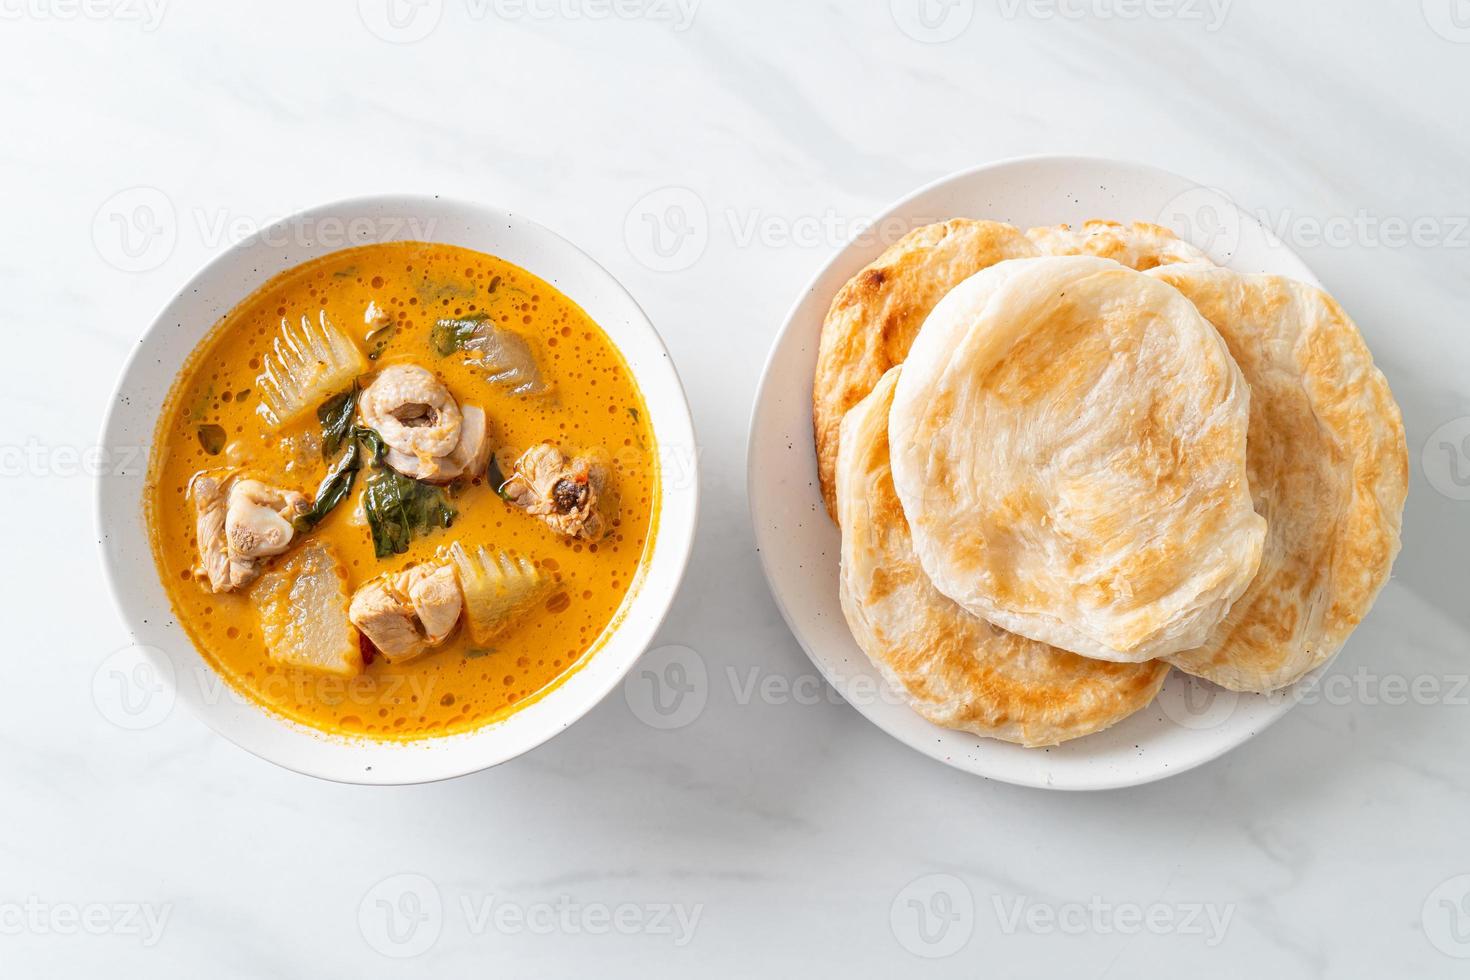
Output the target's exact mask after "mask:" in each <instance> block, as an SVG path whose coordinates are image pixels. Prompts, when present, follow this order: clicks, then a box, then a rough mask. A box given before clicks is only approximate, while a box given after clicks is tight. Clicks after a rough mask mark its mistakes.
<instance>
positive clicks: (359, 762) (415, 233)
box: [97, 196, 699, 784]
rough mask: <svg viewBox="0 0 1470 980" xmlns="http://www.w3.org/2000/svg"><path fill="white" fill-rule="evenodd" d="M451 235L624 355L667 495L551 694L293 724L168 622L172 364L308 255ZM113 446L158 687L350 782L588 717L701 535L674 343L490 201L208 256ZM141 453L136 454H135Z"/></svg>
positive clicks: (103, 518)
mask: <svg viewBox="0 0 1470 980" xmlns="http://www.w3.org/2000/svg"><path fill="white" fill-rule="evenodd" d="M397 240H419V241H432V242H442V243H447V244H452V245H459V246H463V247H465V248H471V249H476V250H478V251H481V252H486V253H489V254H491V255H496V256H499V257H501V258H503V259H506V260H508V261H510V262H513V263H515V264H516V265H518V266H521V267H522V268H524V269H527V270H528V271H530V272H532V273H534V274H536V275H538V276H540V277H541V278H543V279H545V280H546V281H547V282H550V283H551V284H552V285H554V286H556V288H557V289H559V290H561V291H562V292H563V293H565V294H566V295H567V296H569V297H571V299H572V300H573V301H575V302H576V303H577V304H579V305H580V306H581V307H582V309H584V310H586V311H587V313H588V315H590V316H591V317H592V319H593V320H594V321H596V322H597V324H598V325H599V326H601V327H602V329H603V330H605V331H606V332H607V334H608V336H609V337H611V338H612V340H613V342H614V343H615V344H616V345H617V346H618V348H619V350H621V351H622V354H623V356H624V358H626V359H627V362H628V364H629V366H630V367H631V368H632V371H633V374H634V376H635V377H636V378H637V381H638V385H639V387H640V388H641V389H642V392H643V397H644V400H645V402H646V404H647V407H648V411H649V416H650V422H651V423H652V425H653V430H654V435H655V437H656V439H657V441H658V450H659V460H660V464H661V465H660V481H661V487H660V495H659V496H660V504H659V512H658V515H657V521H658V529H657V534H656V537H655V539H654V543H653V550H652V553H651V554H650V555H649V556H647V557H646V559H645V563H644V566H643V569H642V572H641V577H640V580H639V581H638V582H637V583H635V584H634V587H633V588H632V589H631V590H630V591H629V595H628V598H627V599H625V600H624V603H623V606H622V608H621V609H620V610H619V614H618V617H617V618H616V619H615V620H614V627H613V628H612V629H613V632H612V634H611V635H610V636H609V637H608V639H607V640H606V642H605V643H604V644H603V645H602V647H601V648H600V649H598V650H597V651H596V652H595V653H594V654H593V655H592V656H591V658H590V659H589V660H588V661H587V663H586V664H584V665H583V666H582V667H581V669H579V670H578V671H576V672H575V673H573V674H572V675H571V676H570V677H569V678H568V679H567V680H566V681H565V682H564V683H563V684H562V685H561V686H559V687H557V688H556V689H554V690H553V691H552V692H551V693H549V694H548V695H547V696H545V697H544V698H542V699H541V700H539V701H536V702H534V703H533V704H530V705H528V706H527V707H525V708H523V709H522V710H520V711H518V712H516V713H515V714H513V715H511V716H510V717H508V718H506V719H505V720H503V721H501V722H498V723H496V724H494V725H489V726H486V727H484V728H481V729H478V730H476V731H473V732H469V733H465V734H459V735H452V736H447V737H441V738H432V739H424V740H421V741H415V742H381V741H373V740H370V739H358V738H346V737H337V736H328V735H324V734H322V733H320V732H317V731H315V730H314V729H310V728H307V727H305V726H302V725H299V724H295V723H293V722H289V721H286V720H284V719H282V718H281V717H279V716H277V715H274V714H271V713H269V712H267V711H266V710H264V709H262V708H260V707H258V706H257V705H256V704H255V703H254V702H252V701H250V700H248V699H247V698H245V697H243V696H241V695H239V694H237V693H236V692H234V691H233V690H232V689H231V688H230V687H229V685H228V684H227V683H225V682H224V681H223V680H221V679H220V678H219V676H218V675H217V674H216V673H215V672H214V670H213V669H212V668H210V667H209V666H208V665H207V664H206V663H205V661H204V659H203V658H202V657H200V655H199V654H198V652H197V651H196V650H195V649H194V645H193V643H192V642H191V641H190V640H189V638H188V636H187V635H186V634H185V633H184V632H183V630H182V629H181V628H180V627H179V626H178V624H177V623H176V622H175V621H174V617H173V610H172V609H171V608H170V606H169V601H168V597H167V595H166V594H165V592H164V590H163V586H162V584H161V583H160V582H159V579H158V572H157V571H156V569H155V568H154V564H153V555H152V553H151V552H150V550H149V547H148V533H147V527H146V524H145V521H144V516H143V498H142V491H143V482H144V475H145V474H144V468H145V466H146V458H147V457H146V447H147V446H148V445H149V444H150V443H151V441H152V438H153V430H154V425H155V423H156V422H157V419H158V414H159V412H160V410H161V408H162V405H163V400H164V397H165V396H166V394H167V393H168V390H169V387H170V385H171V384H172V383H173V380H174V375H175V373H176V372H177V371H178V369H179V367H180V365H182V364H183V362H184V360H185V358H186V357H187V356H188V355H189V353H190V351H192V350H193V349H194V347H195V345H196V344H198V343H199V341H200V340H202V339H203V338H204V336H205V335H206V334H207V333H208V332H209V329H210V328H211V327H212V326H213V325H214V323H215V322H216V321H217V320H218V319H219V318H220V317H221V316H223V315H224V314H225V313H227V312H228V311H229V310H230V309H231V308H232V307H233V306H235V304H237V303H238V302H240V301H241V300H242V299H244V298H245V297H246V296H248V295H250V293H251V292H253V291H254V290H255V289H256V288H257V287H258V286H260V285H261V284H262V283H264V282H265V281H266V280H268V279H269V278H271V277H272V276H274V275H276V274H277V273H279V272H282V271H284V270H286V269H289V268H291V267H292V266H295V265H298V264H300V263H302V262H305V261H307V260H308V259H312V258H316V257H318V256H321V255H325V254H328V253H330V252H335V251H338V250H340V249H342V248H347V247H350V246H354V245H364V244H370V243H376V242H384V241H397ZM101 445H102V446H104V447H107V449H108V450H109V453H110V456H111V458H115V459H119V460H124V459H132V460H134V462H133V463H131V464H129V465H125V466H122V467H119V468H117V469H113V470H109V471H108V472H106V473H105V474H104V475H103V476H102V477H101V478H100V479H99V481H98V499H97V512H98V527H99V536H100V539H101V545H102V557H103V564H104V566H105V567H106V569H107V572H108V577H109V579H110V581H111V584H112V589H113V593H114V596H115V597H116V600H117V603H118V607H119V609H120V610H121V612H122V616H123V619H124V620H125V622H126V623H127V626H128V628H129V630H130V631H131V633H132V637H133V642H134V647H133V648H132V650H131V651H128V652H126V653H127V655H131V656H135V657H136V658H137V663H138V665H139V666H141V667H143V668H145V669H151V671H152V672H153V674H154V676H155V677H156V678H157V679H158V684H159V686H160V692H159V694H158V697H159V698H160V699H163V700H164V701H166V704H167V705H168V706H171V705H173V704H175V703H179V702H182V703H184V704H187V705H189V707H191V708H193V709H194V710H195V711H197V712H198V713H199V715H200V717H202V718H203V719H204V721H205V722H206V723H208V724H209V726H210V727H211V728H213V729H214V730H215V731H217V732H219V733H220V734H221V735H224V736H225V737H226V738H228V739H230V740H231V741H233V742H235V743H237V744H238V745H240V746H242V747H244V748H246V749H248V750H250V751H251V752H254V753H255V754H256V755H259V756H261V757H262V758H265V759H269V760H270V761H272V762H275V763H278V764H280V765H282V766H285V767H287V768H289V769H294V770H296V771H298V772H303V773H309V774H311V775H314V776H321V777H324V778H327V779H336V780H341V781H345V782H356V783H385V784H392V783H418V782H428V781H431V780H435V779H444V778H448V777H450V776H458V775H462V774H464V773H468V772H474V771H476V770H479V769H484V768H486V767H488V766H493V765H496V764H497V763H500V762H504V761H505V760H507V759H510V758H513V757H514V756H517V755H519V754H521V753H522V752H525V751H527V750H529V749H532V748H534V747H535V746H537V745H540V744H541V743H542V742H544V741H546V740H547V739H548V738H550V737H551V736H553V735H555V734H556V733H557V732H559V731H561V730H562V729H564V728H566V727H567V726H568V725H570V724H572V722H574V721H576V720H577V719H578V718H580V717H581V716H582V715H583V714H585V713H586V712H587V711H588V710H589V709H591V708H592V706H593V705H595V704H597V702H598V701H600V700H601V699H602V697H603V696H604V695H605V694H606V693H607V692H608V691H609V690H611V689H612V687H613V686H614V685H616V684H617V683H618V682H619V681H620V680H621V679H622V677H623V675H624V674H625V673H627V671H628V670H629V668H631V667H632V665H633V664H634V662H635V661H636V660H637V659H638V657H639V656H640V655H641V654H642V653H643V651H644V649H645V648H646V647H647V646H648V643H649V641H650V640H652V638H653V634H654V631H655V630H656V629H657V628H658V625H659V623H660V622H662V620H663V617H664V614H665V612H667V610H668V607H669V604H670V602H671V601H672V600H673V596H674V592H675V591H676V590H677V588H678V585H679V581H680V579H681V578H682V576H683V574H684V567H685V564H686V563H687V561H688V558H689V549H690V546H691V544H692V543H693V537H694V525H695V518H696V505H697V501H698V496H699V490H698V475H697V472H696V470H695V468H694V466H693V465H691V463H690V461H692V460H694V459H696V458H697V457H696V454H695V451H694V450H695V442H694V429H693V423H692V421H691V419H690V415H689V406H688V403H687V401H686V400H685V397H684V390H683V388H682V387H681V386H680V384H679V378H678V375H677V374H676V373H675V370H674V366H673V363H672V362H671V361H670V359H669V354H668V351H667V350H666V349H665V348H664V345H663V342H662V341H661V340H660V339H659V336H658V333H657V332H656V331H655V330H654V328H653V325H652V324H651V323H649V321H648V318H647V317H646V316H645V315H644V313H643V311H642V310H641V309H639V308H638V304H637V303H636V302H634V300H633V298H632V297H631V296H629V295H628V293H627V291H625V290H624V289H623V288H622V286H620V285H619V284H618V282H617V280H615V279H614V278H613V277H612V275H611V274H609V273H608V272H607V270H605V269H603V268H602V267H601V266H600V265H598V264H597V263H596V262H595V261H593V260H592V259H591V258H590V257H589V256H587V255H586V254H585V253H583V252H581V251H580V250H578V249H577V248H576V247H575V246H573V245H572V244H571V243H570V242H568V241H566V240H565V239H563V238H561V237H560V236H559V235H557V234H555V233H554V232H552V231H549V230H548V229H546V228H543V227H542V226H541V225H539V224H536V223H535V222H533V221H530V220H528V219H526V218H523V217H521V216H519V215H516V214H511V213H509V212H505V211H500V210H497V209H495V208H490V207H485V206H483V205H479V204H471V203H466V202H462V201H451V200H447V199H444V198H440V197H417V196H391V197H390V196H384V197H369V198H359V199H355V200H350V201H341V202H338V203H335V204H328V205H323V206H322V207H318V208H312V209H310V210H308V211H303V212H301V213H299V214H296V215H292V216H291V217H289V218H285V219H283V220H282V221H279V222H277V223H276V224H274V225H271V226H270V227H268V228H266V229H264V230H262V231H261V232H259V233H258V234H256V235H253V236H251V237H250V238H248V239H246V240H245V241H242V242H240V243H239V244H238V245H236V246H234V247H233V248H231V249H230V250H229V251H227V252H226V253H225V254H223V255H221V256H220V257H219V258H218V259H216V260H214V261H213V262H211V263H210V264H209V265H207V266H205V267H204V268H203V269H202V270H201V271H200V272H199V273H198V274H196V275H195V276H194V278H192V279H191V280H189V282H188V283H186V284H185V285H184V287H183V288H182V289H180V290H179V292H178V294H177V295H176V296H175V297H174V298H173V299H172V300H171V301H170V302H169V303H168V305H167V306H165V307H164V309H163V312H161V313H160V314H159V315H158V318H157V319H156V320H155V321H154V322H153V325H152V326H151V327H149V328H148V330H147V332H146V333H145V334H144V335H143V338H142V339H141V340H140V341H139V344H138V347H137V348H136V349H135V350H134V351H133V356H132V357H131V358H130V359H129V360H128V363H127V366H126V367H125V368H124V369H123V374H122V378H121V380H120V381H119V383H118V388H117V391H116V392H115V393H114V396H113V399H112V402H111V405H110V406H109V410H108V415H107V419H106V421H105V423H104V425H103V430H102V442H101ZM136 449H142V450H143V453H142V457H141V460H140V459H138V454H137V453H135V452H133V451H132V450H136Z"/></svg>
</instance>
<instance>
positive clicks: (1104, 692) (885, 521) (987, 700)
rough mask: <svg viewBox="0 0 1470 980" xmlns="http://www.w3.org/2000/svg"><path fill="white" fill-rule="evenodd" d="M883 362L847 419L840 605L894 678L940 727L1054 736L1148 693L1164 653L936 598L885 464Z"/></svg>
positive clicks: (861, 641) (1129, 707)
mask: <svg viewBox="0 0 1470 980" xmlns="http://www.w3.org/2000/svg"><path fill="white" fill-rule="evenodd" d="M900 370H901V369H898V368H895V369H893V370H891V371H889V372H888V373H887V374H886V375H885V376H884V377H883V378H882V379H881V380H880V381H879V383H878V385H877V387H875V388H874V390H873V391H872V393H871V394H869V395H868V397H867V398H866V399H864V400H863V401H862V402H860V403H859V404H858V405H857V406H856V407H855V408H853V409H852V410H851V411H850V412H848V414H847V416H846V418H845V420H844V421H843V423H842V438H841V451H840V454H839V460H838V469H837V481H836V489H837V500H838V507H839V509H840V511H841V518H842V519H841V524H842V563H841V594H842V608H843V611H844V613H845V615H846V617H847V621H848V625H849V627H850V628H851V630H852V634H853V637H854V639H856V640H857V643H858V646H860V647H861V648H862V649H863V651H864V652H865V653H866V654H867V655H868V657H869V659H871V660H872V661H873V664H874V665H875V666H876V667H877V668H878V669H879V671H880V672H881V673H882V674H883V675H884V677H885V679H886V680H887V681H888V683H889V685H890V686H891V687H893V688H894V690H896V691H897V692H899V693H900V694H902V695H903V696H904V697H905V698H906V699H907V701H908V702H909V704H910V706H911V707H913V709H914V710H915V711H917V712H918V713H919V714H920V715H921V716H923V717H924V718H926V719H928V720H929V721H931V722H933V723H934V724H936V725H942V726H944V727H946V728H956V729H960V730H963V731H968V732H973V733H974V734H976V735H982V736H987V737H990V738H998V739H1002V740H1004V741H1007V742H1017V743H1020V744H1022V745H1027V746H1037V745H1055V744H1057V743H1059V742H1064V741H1067V740H1068V739H1073V738H1078V737H1080V736H1083V735H1088V734H1091V733H1093V732H1097V731H1101V730H1102V729H1104V728H1107V727H1108V726H1110V725H1112V724H1114V723H1115V722H1118V721H1120V720H1122V719H1123V718H1126V717H1127V716H1128V715H1130V714H1132V713H1133V712H1135V711H1137V710H1139V709H1140V708H1142V707H1144V706H1145V705H1147V704H1148V703H1149V702H1150V701H1152V700H1153V698H1154V696H1155V695H1156V694H1157V693H1158V691H1159V688H1160V687H1161V686H1163V683H1164V678H1165V676H1166V675H1167V674H1168V672H1169V668H1168V666H1167V665H1166V664H1164V663H1163V662H1162V661H1151V662H1148V663H1142V664H1119V663H1108V662H1105V661H1101V660H1091V659H1088V658H1087V657H1080V656H1077V655H1076V654H1072V653H1067V652H1065V651H1062V650H1057V649H1056V648H1054V647H1049V646H1047V645H1046V644H1044V643H1038V642H1036V641H1034V640H1027V639H1024V638H1022V637H1020V636H1016V635H1015V634H1013V633H1007V632H1006V631H1005V630H1002V629H1000V628H999V627H996V626H992V625H991V624H990V623H988V622H986V621H985V620H983V619H981V618H979V617H977V616H973V615H971V614H970V613H968V612H966V611H965V610H964V609H962V608H960V607H959V606H958V605H956V604H955V603H954V602H952V601H951V600H949V599H947V598H946V597H944V596H943V595H941V594H940V593H939V592H938V590H936V589H935V588H934V586H933V585H932V584H931V583H930V581H929V579H928V577H927V576H926V575H925V574H924V570H923V569H922V568H921V567H920V565H919V561H918V558H917V556H916V555H915V554H914V551H913V546H912V541H911V539H910V538H909V529H908V522H907V521H906V520H905V519H904V513H903V508H902V507H901V506H900V504H899V501H898V495H897V493H896V491H895V490H894V486H893V479H892V475H891V472H890V470H889V464H888V410H889V407H890V405H891V403H892V400H893V390H894V385H895V381H896V376H897V375H898V373H899V371H900Z"/></svg>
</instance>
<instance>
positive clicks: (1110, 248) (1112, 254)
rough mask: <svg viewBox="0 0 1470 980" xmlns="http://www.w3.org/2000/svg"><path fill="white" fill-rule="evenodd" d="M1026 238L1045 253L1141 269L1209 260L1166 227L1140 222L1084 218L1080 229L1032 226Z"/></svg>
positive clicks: (1065, 226) (1069, 226)
mask: <svg viewBox="0 0 1470 980" xmlns="http://www.w3.org/2000/svg"><path fill="white" fill-rule="evenodd" d="M1026 237H1027V238H1029V239H1031V240H1032V241H1033V242H1035V243H1036V245H1037V247H1038V248H1040V249H1041V250H1042V252H1044V253H1046V254H1047V255H1096V256H1097V257H1099V258H1103V259H1112V260H1113V261H1114V262H1119V263H1121V264H1123V265H1126V266H1128V268H1130V269H1137V270H1138V271H1140V272H1143V271H1145V270H1147V269H1153V268H1155V267H1157V266H1161V265H1171V264H1173V263H1176V262H1203V263H1209V261H1210V258H1209V256H1207V255H1205V253H1204V252H1201V251H1200V250H1199V249H1197V248H1195V247H1194V246H1193V245H1191V244H1189V243H1188V242H1186V241H1184V240H1183V239H1181V238H1180V237H1179V236H1178V235H1176V234H1174V233H1173V232H1172V231H1170V230H1169V229H1168V228H1164V227H1161V226H1159V225H1151V224H1148V223H1146V222H1143V221H1135V222H1133V223H1132V224H1128V225H1123V224H1119V223H1118V222H1116V221H1086V222H1083V224H1082V227H1081V228H1073V227H1072V226H1071V225H1053V226H1051V227H1044V228H1032V229H1030V230H1029V231H1027V232H1026Z"/></svg>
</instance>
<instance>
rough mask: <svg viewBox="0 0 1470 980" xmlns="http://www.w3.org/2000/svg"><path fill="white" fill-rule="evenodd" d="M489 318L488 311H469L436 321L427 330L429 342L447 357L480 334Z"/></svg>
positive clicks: (435, 349)
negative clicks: (458, 315) (469, 312)
mask: <svg viewBox="0 0 1470 980" xmlns="http://www.w3.org/2000/svg"><path fill="white" fill-rule="evenodd" d="M489 319H490V314H488V313H471V314H470V315H469V316H464V317H448V318H445V319H443V320H439V321H436V322H435V324H434V329H433V330H432V331H430V332H429V343H430V344H431V345H433V348H434V352H435V353H436V354H438V355H439V356H440V357H448V356H449V355H450V354H453V353H454V352H455V351H457V350H464V349H465V345H466V344H468V343H469V342H470V341H472V340H474V339H475V337H477V336H479V335H480V334H482V333H483V332H484V331H485V329H486V328H485V323H486V321H488V320H489Z"/></svg>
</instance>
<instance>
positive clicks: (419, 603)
mask: <svg viewBox="0 0 1470 980" xmlns="http://www.w3.org/2000/svg"><path fill="white" fill-rule="evenodd" d="M400 581H401V583H402V586H403V588H404V591H405V592H407V593H408V600H409V602H411V603H413V611H414V613H415V614H416V615H417V616H418V618H419V625H421V626H422V627H423V630H424V640H425V642H427V643H428V644H429V646H437V645H438V644H440V643H442V642H444V638H445V637H447V636H448V635H449V634H450V633H452V632H453V631H454V624H455V623H457V622H459V611H460V608H461V607H462V606H463V604H464V599H463V596H462V595H461V593H460V588H459V577H458V576H457V575H455V573H454V566H453V565H439V564H434V563H429V564H424V565H415V566H414V567H412V568H410V569H408V570H407V571H406V572H404V573H403V574H402V576H400Z"/></svg>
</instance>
